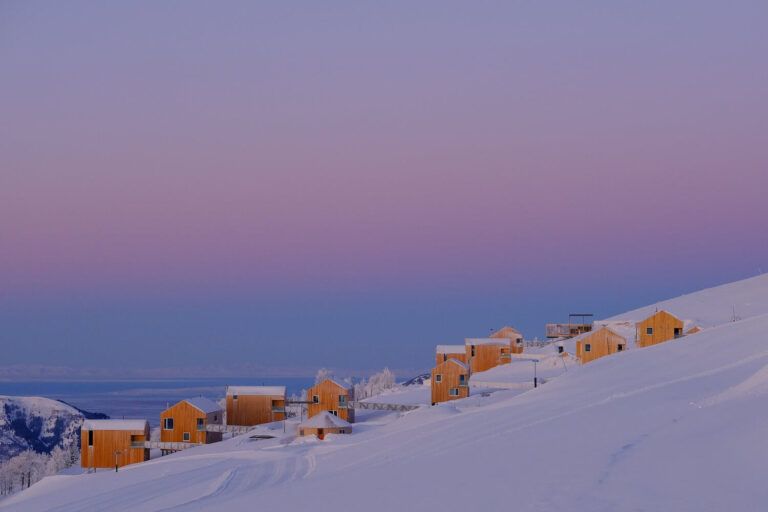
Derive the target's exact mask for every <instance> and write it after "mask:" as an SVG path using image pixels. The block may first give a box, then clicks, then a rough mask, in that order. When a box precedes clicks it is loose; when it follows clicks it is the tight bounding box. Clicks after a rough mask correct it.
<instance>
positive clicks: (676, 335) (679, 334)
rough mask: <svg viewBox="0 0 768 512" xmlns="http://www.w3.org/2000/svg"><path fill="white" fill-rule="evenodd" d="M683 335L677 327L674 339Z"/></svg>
mask: <svg viewBox="0 0 768 512" xmlns="http://www.w3.org/2000/svg"><path fill="white" fill-rule="evenodd" d="M682 335H683V330H682V329H681V328H679V327H675V338H679V337H680V336H682Z"/></svg>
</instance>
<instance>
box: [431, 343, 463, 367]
mask: <svg viewBox="0 0 768 512" xmlns="http://www.w3.org/2000/svg"><path fill="white" fill-rule="evenodd" d="M449 359H455V360H457V361H461V362H462V363H466V362H467V349H466V348H464V345H438V346H437V347H436V348H435V364H436V365H438V364H440V363H444V362H445V361H447V360H449Z"/></svg>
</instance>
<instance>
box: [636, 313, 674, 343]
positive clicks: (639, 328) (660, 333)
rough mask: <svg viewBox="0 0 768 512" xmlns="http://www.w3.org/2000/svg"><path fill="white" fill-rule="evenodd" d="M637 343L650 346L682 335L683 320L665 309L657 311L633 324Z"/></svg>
mask: <svg viewBox="0 0 768 512" xmlns="http://www.w3.org/2000/svg"><path fill="white" fill-rule="evenodd" d="M635 328H636V332H637V340H636V342H637V345H638V346H640V347H650V346H651V345H656V344H657V343H663V342H665V341H669V340H671V339H675V338H680V337H681V336H683V321H682V320H680V319H679V318H677V317H676V316H675V315H672V314H670V313H667V312H666V311H664V310H662V311H658V312H657V313H654V314H653V315H651V316H649V317H648V318H646V319H645V320H643V321H642V322H638V323H637V324H635Z"/></svg>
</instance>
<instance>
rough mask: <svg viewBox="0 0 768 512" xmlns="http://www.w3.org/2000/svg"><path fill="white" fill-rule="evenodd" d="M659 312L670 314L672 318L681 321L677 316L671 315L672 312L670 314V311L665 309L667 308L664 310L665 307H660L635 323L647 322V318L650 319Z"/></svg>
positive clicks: (659, 313)
mask: <svg viewBox="0 0 768 512" xmlns="http://www.w3.org/2000/svg"><path fill="white" fill-rule="evenodd" d="M661 314H665V315H669V316H671V317H672V318H674V319H675V320H678V321H680V322H682V320H681V319H680V318H678V317H677V316H675V315H673V314H672V313H670V312H669V311H667V310H665V309H660V310H658V311H656V312H655V313H654V314H652V315H650V316H648V317H646V318H643V319H642V320H641V321H639V322H637V323H639V324H642V323H643V322H647V321H648V320H650V319H651V318H653V317H655V316H658V315H661Z"/></svg>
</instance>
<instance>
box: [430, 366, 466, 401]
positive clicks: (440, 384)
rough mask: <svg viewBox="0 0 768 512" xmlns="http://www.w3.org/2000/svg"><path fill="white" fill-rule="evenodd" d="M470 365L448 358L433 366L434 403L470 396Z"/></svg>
mask: <svg viewBox="0 0 768 512" xmlns="http://www.w3.org/2000/svg"><path fill="white" fill-rule="evenodd" d="M470 375H471V372H470V369H469V365H467V364H466V363H462V362H461V361H458V360H456V359H448V360H447V361H445V362H442V363H440V364H438V365H437V366H435V367H434V368H432V383H431V385H432V401H431V402H432V405H435V404H436V403H439V402H447V401H449V400H458V399H459V398H467V397H468V396H469V376H470Z"/></svg>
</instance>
